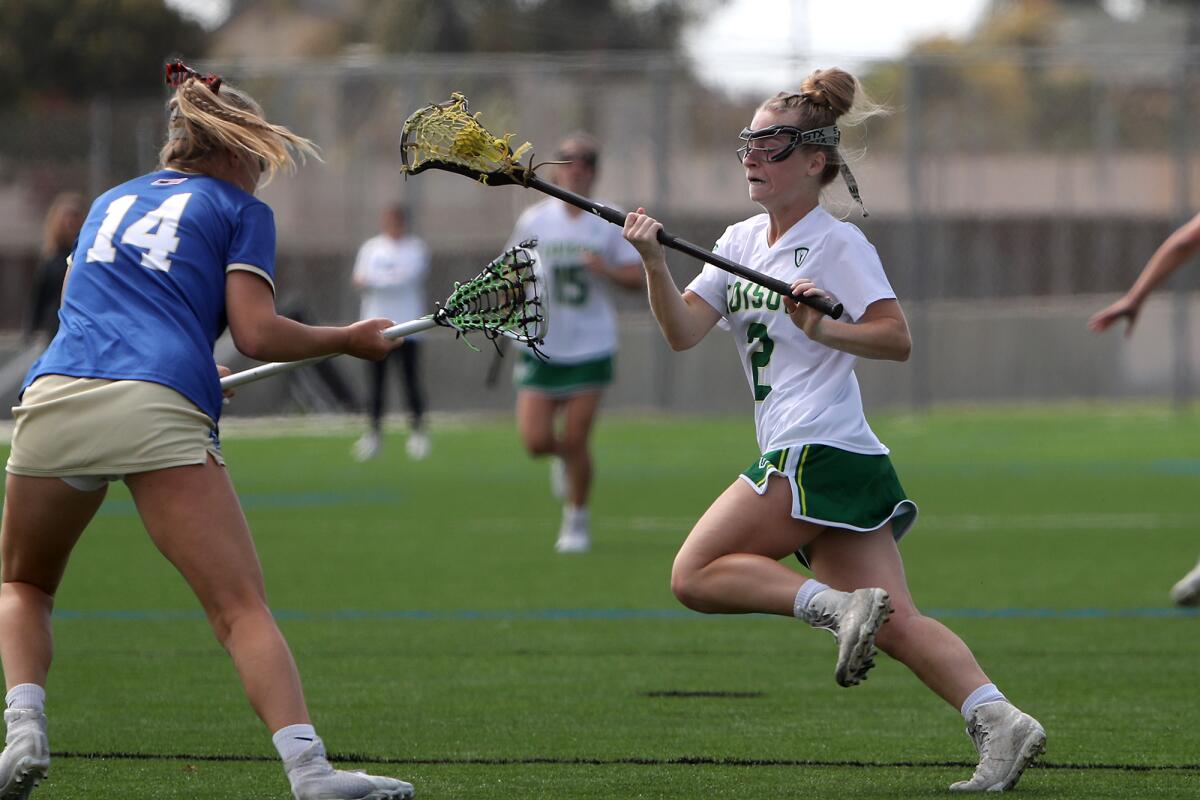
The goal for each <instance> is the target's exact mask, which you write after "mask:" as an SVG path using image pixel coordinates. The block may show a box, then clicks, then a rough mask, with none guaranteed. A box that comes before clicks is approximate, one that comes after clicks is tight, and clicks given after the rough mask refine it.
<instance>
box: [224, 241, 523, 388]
mask: <svg viewBox="0 0 1200 800" xmlns="http://www.w3.org/2000/svg"><path fill="white" fill-rule="evenodd" d="M536 246H537V241H536V240H530V241H528V242H521V243H520V244H519V245H517V246H516V247H513V248H510V249H509V250H507V251H506V252H505V253H504V255H502V256H500V257H499V258H497V259H496V260H495V261H493V262H492V263H490V264H488V265H487V266H486V267H484V269H483V272H481V273H479V275H477V276H476V277H474V278H472V279H471V280H469V281H467V282H466V283H455V284H454V291H453V292H451V293H450V296H449V297H448V298H446V302H445V303H442V304H439V308H438V309H437V311H435V312H434V313H432V314H429V315H428V316H424V317H421V318H420V319H415V320H412V321H411V322H402V323H400V324H399V325H393V326H392V327H390V328H387V329H386V330H384V331H383V335H384V337H385V338H388V339H396V338H398V337H400V336H408V335H409V334H413V333H417V332H418V331H424V330H429V329H430V328H435V327H437V326H439V325H440V326H442V327H445V328H452V329H454V330H455V331H456V332H457V335H459V336H463V337H464V340H465V337H466V334H467V333H470V332H473V331H478V332H479V333H482V334H483V335H484V336H485V337H486V338H488V339H490V340H491V341H492V343H493V344H495V343H496V340H497V339H498V338H499V337H501V336H503V337H505V338H507V339H514V340H516V341H518V342H521V343H522V344H524V345H526V346H528V347H529V348H530V349H531V350H533V352H534V353H535V354H539V355H540V351H539V350H538V345H540V344H541V343H542V340H543V339H544V337H545V333H546V316H545V309H544V307H543V306H542V299H541V287H540V284H539V282H538V280H537V278H536V277H535V276H534V265H535V262H536V258H537V257H536V255H535V251H534V250H533V248H534V247H536ZM467 345H468V346H470V347H471V349H476V348H475V347H474V346H473V345H471V343H470V341H469V340H467ZM328 358H333V355H327V356H317V357H315V358H306V359H304V360H302V361H278V362H273V363H270V364H262V365H260V366H257V367H252V368H250V369H248V370H244V371H242V372H237V373H234V374H233V375H226V376H225V377H224V378H222V379H221V388H222V389H233V388H234V387H237V386H242V385H244V384H247V383H251V382H253V381H257V380H262V379H263V378H266V377H269V376H271V375H278V374H279V373H281V372H289V371H291V370H293V369H298V368H299V367H303V366H307V365H309V364H316V363H317V362H320V361H324V360H325V359H328Z"/></svg>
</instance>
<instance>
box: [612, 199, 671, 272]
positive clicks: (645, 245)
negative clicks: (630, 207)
mask: <svg viewBox="0 0 1200 800" xmlns="http://www.w3.org/2000/svg"><path fill="white" fill-rule="evenodd" d="M661 230H662V223H661V222H659V221H658V220H656V219H654V218H653V217H651V216H649V215H648V214H647V213H646V209H644V208H639V209H638V210H637V211H630V212H629V214H627V215H626V216H625V227H624V229H623V230H622V234H623V235H624V236H625V240H626V241H627V242H629V243H630V244H631V245H633V249H635V250H637V251H638V255H640V256H641V257H642V261H643V262H644V263H646V264H647V265H649V264H650V263H651V262H652V261H661V262H663V263H664V264H665V263H666V257H665V255H664V254H663V248H662V245H661V244H659V243H658V232H659V231H661Z"/></svg>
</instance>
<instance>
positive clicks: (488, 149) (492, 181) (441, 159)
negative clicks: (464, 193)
mask: <svg viewBox="0 0 1200 800" xmlns="http://www.w3.org/2000/svg"><path fill="white" fill-rule="evenodd" d="M512 137H513V134H511V133H506V134H504V135H503V136H496V135H495V134H493V133H492V132H491V131H489V130H488V129H487V128H485V127H483V125H482V124H480V122H479V115H478V114H471V113H470V112H469V111H467V98H466V97H464V96H463V95H461V94H459V93H458V92H455V93H453V94H452V95H450V99H449V100H448V101H447V102H445V103H434V104H432V105H428V106H425V107H424V108H421V109H418V110H417V111H414V112H413V113H412V115H410V116H409V118H408V119H407V120H405V121H404V131H403V132H402V133H401V134H400V161H401V163H402V164H403V165H404V166H403V170H404V174H405V175H416V174H417V173H418V172H422V171H424V170H427V169H442V170H446V171H448V172H457V173H458V174H460V175H466V176H468V177H471V178H474V179H476V180H477V181H479V182H481V183H486V184H489V185H492V186H502V185H505V184H524V183H525V182H526V181H527V180H528V179H529V177H532V176H533V167H532V166H525V165H522V164H520V163H519V162H518V160H519V159H520V158H521V156H523V155H524V154H525V153H526V151H528V150H529V148H530V147H531V146H532V145H530V144H529V142H525V143H524V144H523V145H521V146H520V147H518V148H517V149H516V150H513V148H512V145H511V144H510V140H511V139H512Z"/></svg>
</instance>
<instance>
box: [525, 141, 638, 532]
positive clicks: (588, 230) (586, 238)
mask: <svg viewBox="0 0 1200 800" xmlns="http://www.w3.org/2000/svg"><path fill="white" fill-rule="evenodd" d="M599 157H600V147H599V144H598V143H597V142H596V140H595V139H594V138H593V137H592V136H590V135H589V134H586V133H582V132H579V133H573V134H570V135H569V136H567V137H566V138H565V139H564V140H563V142H562V143H561V144H560V145H559V150H558V153H557V155H556V156H555V160H556V161H561V162H564V163H561V164H557V165H555V166H554V168H553V170H552V172H551V176H550V177H551V180H553V181H554V182H555V183H556V184H558V185H559V186H562V187H563V188H564V189H567V190H569V191H572V192H575V193H576V194H581V195H584V196H590V195H591V190H592V185H593V184H594V183H595V180H596V168H597V165H598V160H599ZM531 238H536V239H537V250H538V267H537V269H538V274H539V276H540V277H541V278H542V279H543V281H544V285H545V287H546V291H545V293H544V296H543V302H544V303H546V306H547V308H546V316H547V320H548V326H547V332H546V342H545V344H544V345H543V346H542V348H541V349H542V352H543V353H544V354H545V356H546V360H545V361H541V360H539V359H537V358H535V357H534V356H531V355H529V354H528V353H522V354H521V355H520V361H519V362H518V363H517V365H516V368H515V373H514V380H515V383H516V385H517V427H518V429H519V430H520V434H521V440H522V442H523V443H524V445H525V449H526V450H527V451H528V452H529V453H530V455H533V456H550V457H552V459H553V460H552V461H551V487H552V491H553V492H554V494H555V495H556V496H557V497H558V498H559V499H561V500H562V501H563V516H562V524H561V526H560V527H559V532H558V540H557V542H556V543H555V549H556V550H557V551H558V552H560V553H585V552H587V551H588V550H589V549H590V548H591V536H590V533H589V524H588V497H589V495H590V492H591V485H592V457H591V453H590V451H589V448H588V440H589V438H590V436H591V430H592V423H593V421H594V420H595V417H596V410H597V408H598V407H599V405H600V397H601V394H602V393H603V391H604V387H605V386H607V385H608V384H609V383H610V382H611V381H612V376H613V356H614V354H615V353H616V350H617V314H616V310H615V309H614V308H613V301H612V298H611V296H610V294H609V289H610V286H613V285H616V286H622V287H626V288H637V287H640V286H641V285H642V270H641V266H640V264H639V259H638V254H637V251H636V250H634V249H633V247H632V246H631V245H630V244H629V243H628V242H626V241H625V240H624V238H622V236H621V230H620V229H619V228H617V227H615V226H613V225H610V224H609V223H607V222H605V221H604V220H602V219H600V218H599V217H597V216H594V215H592V214H589V213H586V212H584V211H583V210H581V209H578V208H576V207H575V206H572V205H568V204H566V203H564V202H562V201H560V200H554V199H547V200H543V201H541V202H539V203H537V204H535V205H533V206H531V207H529V208H527V209H526V210H525V211H524V213H522V214H521V216H520V218H519V219H518V220H517V224H516V226H515V227H514V229H513V233H512V236H511V237H510V239H509V246H512V245H514V244H517V243H519V242H523V241H526V240H528V239H531ZM560 420H561V430H560V425H559V421H560Z"/></svg>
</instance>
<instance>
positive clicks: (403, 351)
mask: <svg viewBox="0 0 1200 800" xmlns="http://www.w3.org/2000/svg"><path fill="white" fill-rule="evenodd" d="M379 223H380V231H381V232H380V233H379V235H377V236H372V237H371V238H370V239H368V240H367V241H365V242H363V245H362V247H360V248H359V249H358V257H357V258H356V259H355V260H354V274H353V276H352V279H353V281H354V288H355V289H358V290H359V291H360V292H362V310H361V312H360V314H361V316H362V318H363V319H371V318H374V317H386V318H388V319H394V320H399V321H400V322H408V321H409V320H413V319H418V318H420V317H422V316H424V315H425V314H427V313H429V309H428V308H427V307H426V304H425V277H426V276H427V275H428V274H429V247H428V246H427V245H426V244H425V242H423V241H421V239H420V238H419V237H417V236H415V235H413V234H412V233H410V232H409V230H408V212H407V211H406V210H405V208H404V207H403V206H400V205H394V206H390V207H389V208H385V209H384V210H383V211H382V212H381V214H380V219H379ZM419 337H420V334H416V335H413V336H406V337H405V339H404V344H402V345H400V347H398V348H396V349H395V350H393V351H392V352H391V354H389V355H388V357H387V358H385V359H383V360H382V361H376V362H374V363H372V364H370V365H369V367H368V368H369V369H370V383H371V388H370V391H371V401H370V402H371V405H370V417H369V426H368V428H367V432H366V433H364V434H363V435H362V438H361V439H359V440H358V441H357V442H356V443H355V445H354V456H355V458H357V459H358V460H359V461H366V460H367V459H370V458H374V457H375V456H376V455H377V454H378V453H379V448H380V446H381V445H382V442H383V437H382V434H381V427H382V424H383V409H384V392H385V389H386V385H385V383H384V378H385V377H386V373H387V369H388V366H389V365H390V366H393V367H396V366H398V367H399V368H400V371H401V375H402V377H403V385H404V394H405V399H406V400H407V401H408V413H409V419H408V423H409V433H408V441H407V443H406V445H405V446H406V448H407V450H408V455H409V456H410V457H411V458H414V459H421V458H424V457H425V456H427V455H429V436H428V435H427V434H426V433H425V393H424V392H423V391H422V389H421V375H420V370H421V362H420V354H421V345H420V342H419V341H418V339H419Z"/></svg>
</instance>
